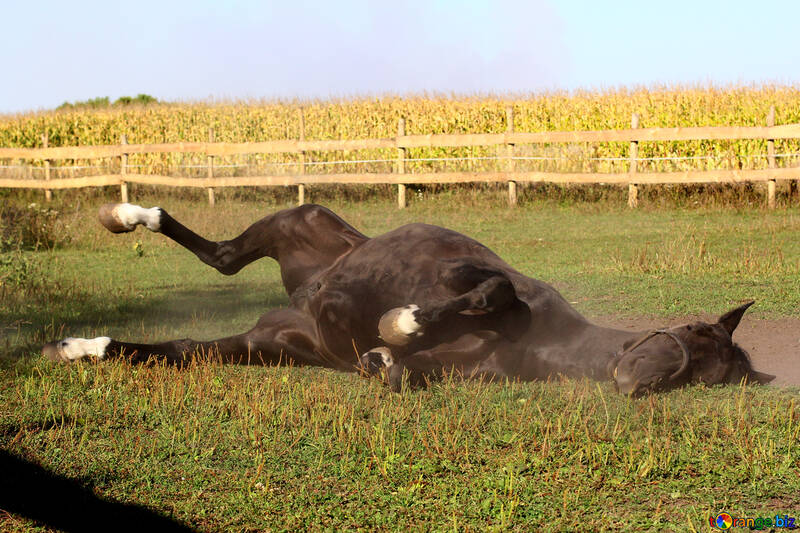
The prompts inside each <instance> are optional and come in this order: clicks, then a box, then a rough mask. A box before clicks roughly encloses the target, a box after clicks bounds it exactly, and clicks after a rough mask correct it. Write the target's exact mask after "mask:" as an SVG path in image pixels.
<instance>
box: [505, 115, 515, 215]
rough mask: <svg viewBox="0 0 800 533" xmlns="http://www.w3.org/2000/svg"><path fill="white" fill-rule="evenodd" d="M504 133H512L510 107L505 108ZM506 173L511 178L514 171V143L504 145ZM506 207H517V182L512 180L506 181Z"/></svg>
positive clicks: (512, 125)
mask: <svg viewBox="0 0 800 533" xmlns="http://www.w3.org/2000/svg"><path fill="white" fill-rule="evenodd" d="M506 133H514V108H513V107H512V106H508V107H506ZM506 158H507V160H506V171H507V172H508V173H509V177H513V174H514V172H515V171H516V165H515V161H514V143H506ZM508 205H509V206H510V207H514V206H515V205H517V182H516V181H514V180H513V179H510V180H508Z"/></svg>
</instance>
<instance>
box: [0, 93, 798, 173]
mask: <svg viewBox="0 0 800 533" xmlns="http://www.w3.org/2000/svg"><path fill="white" fill-rule="evenodd" d="M773 105H774V106H775V110H776V114H775V123H776V124H789V123H798V122H800V87H796V86H795V87H792V86H780V85H763V86H756V87H730V88H713V87H709V88H692V87H664V88H651V89H636V90H626V89H618V90H613V91H605V92H579V93H573V94H569V93H547V94H536V95H529V96H514V97H505V96H496V97H495V96H486V97H461V98H459V97H452V98H446V97H422V96H417V97H406V98H402V97H386V98H372V99H366V98H365V99H352V100H339V101H308V102H299V101H294V102H288V101H287V102H278V101H273V102H267V101H250V102H229V103H173V104H155V105H149V106H139V107H124V108H108V109H107V110H64V111H54V112H41V113H31V114H21V115H12V116H4V117H0V146H5V147H39V146H42V134H44V133H46V134H47V136H48V138H49V146H80V145H102V144H118V143H119V142H120V138H121V136H122V135H125V136H126V137H127V141H128V142H129V143H171V142H182V141H186V142H195V141H208V140H209V130H210V129H212V128H213V131H214V140H216V141H223V142H257V141H267V140H280V139H297V138H298V137H299V136H300V128H301V126H300V112H299V110H300V109H301V108H302V113H303V115H304V122H305V128H304V132H305V138H306V139H308V140H311V139H362V138H388V137H394V136H395V135H396V134H397V125H398V120H399V119H400V118H401V117H403V118H405V120H406V133H407V134H428V133H432V134H437V133H501V132H503V131H505V129H506V118H505V117H506V114H505V109H506V107H508V106H512V107H513V109H514V117H515V118H514V122H515V124H514V127H515V131H518V132H536V131H569V130H605V129H626V128H629V127H630V124H631V116H632V114H633V113H637V114H638V115H639V117H640V125H641V127H690V126H763V125H765V121H766V115H767V113H768V111H769V108H770V106H773ZM765 144H766V143H765V141H763V140H743V141H707V140H706V141H686V142H659V143H641V146H640V148H639V157H641V158H644V159H646V160H645V161H643V162H642V163H641V164H640V167H639V168H640V171H643V172H646V171H679V170H711V169H729V168H744V169H758V168H766V166H767V161H766V157H765V155H766V146H765ZM500 149H503V148H502V147H500ZM516 150H517V152H516V155H517V156H519V157H522V158H523V160H522V161H519V162H518V164H517V169H518V170H520V171H535V170H542V171H564V172H619V171H624V169H625V168H627V164H628V163H627V161H625V158H627V157H628V150H629V145H628V143H602V144H595V145H590V144H588V143H575V144H552V145H525V146H517V149H516ZM775 150H776V153H777V154H778V166H794V165H796V164H798V162H800V157H798V155H797V154H798V153H800V140H798V139H792V140H779V141H776V143H775ZM394 152H395V151H394V150H391V149H386V150H360V151H353V152H319V153H316V152H310V153H307V154H306V162H307V164H308V165H309V166H308V170H307V172H309V173H335V172H391V170H392V166H393V159H394V157H396V154H395V153H394ZM498 155H500V154H499V153H498V147H470V148H421V149H411V150H409V153H408V154H407V157H408V158H409V159H411V160H412V161H409V162H408V163H407V165H406V169H407V170H406V171H407V172H423V171H425V172H433V171H448V170H471V171H482V170H497V169H498V168H499V165H502V162H500V161H498V160H497V156H498ZM334 162H335V163H334ZM298 163H299V159H298V156H297V155H295V154H256V155H244V156H241V155H240V156H231V157H227V158H219V159H218V160H215V176H220V177H222V176H246V175H257V174H263V173H265V172H268V173H270V174H281V173H293V172H296V170H297V168H298V166H297V165H298ZM118 164H119V163H118V161H116V160H111V159H109V160H104V161H80V160H67V161H61V162H59V163H58V165H56V166H54V167H52V171H53V173H54V174H53V177H54V178H59V177H70V176H74V175H75V174H74V172H75V168H72V169H68V168H67V167H81V166H82V165H83V166H85V167H90V168H81V171H80V174H81V175H92V174H99V173H104V172H109V171H112V172H113V171H115V165H118ZM205 164H206V158H205V156H204V155H203V154H134V155H131V156H130V160H129V165H130V166H131V168H132V169H135V170H133V171H135V172H140V173H158V174H169V175H176V176H178V175H180V176H201V175H204V174H205V172H206V171H205ZM33 165H34V166H33V167H32V168H28V169H27V170H26V172H27V173H28V175H30V177H40V176H39V175H37V174H36V173H35V172H34V171H36V170H40V169H41V167H40V166H38V165H41V162H34V164H33ZM59 166H61V167H63V168H62V169H61V171H59ZM13 168H17V169H22V168H23V167H22V166H16V167H15V166H14V165H13V164H8V165H6V169H7V170H8V169H13ZM68 172H71V174H68ZM22 173H23V171H22V170H19V171H18V172H17V174H22Z"/></svg>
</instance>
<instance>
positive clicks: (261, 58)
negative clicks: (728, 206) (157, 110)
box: [0, 0, 800, 112]
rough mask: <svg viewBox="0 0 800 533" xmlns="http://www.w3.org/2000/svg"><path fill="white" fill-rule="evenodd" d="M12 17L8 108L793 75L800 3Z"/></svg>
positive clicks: (799, 73)
mask: <svg viewBox="0 0 800 533" xmlns="http://www.w3.org/2000/svg"><path fill="white" fill-rule="evenodd" d="M3 19H4V23H3V31H2V32H0V45H1V46H2V50H3V54H2V58H3V61H2V68H1V69H0V72H1V73H2V74H0V112H17V111H27V110H35V109H42V108H51V107H55V106H57V105H59V104H61V103H62V102H64V101H74V100H85V99H88V98H94V97H97V96H109V97H111V98H112V99H115V98H117V97H119V96H122V95H136V94H138V93H147V94H151V95H153V96H155V97H157V98H159V99H164V100H204V99H208V98H216V99H240V98H242V99H249V98H275V97H279V98H285V99H291V98H294V97H299V98H309V97H312V98H328V97H349V96H366V95H382V94H407V93H422V92H427V93H447V94H449V93H453V92H454V93H463V94H475V93H485V92H491V93H498V94H503V93H509V92H517V93H520V92H521V93H526V92H532V91H533V92H536V91H542V90H554V89H567V90H574V89H602V88H613V87H618V86H636V85H646V86H650V85H654V84H676V83H680V84H696V83H699V84H703V85H705V84H709V83H714V84H718V85H725V84H729V83H735V84H752V83H761V82H777V83H785V84H797V83H799V82H800V30H799V29H798V21H800V1H798V0H776V1H773V2H742V1H737V0H729V1H703V0H660V1H656V0H637V1H628V0H624V1H614V0H605V1H601V0H588V1H579V0H461V1H458V0H392V1H383V0H371V1H370V0H328V1H308V0H284V1H280V2H277V1H272V0H262V1H257V0H229V1H217V2H215V1H210V0H161V1H154V0H138V1H136V2H114V1H113V0H112V1H109V0H102V1H100V0H71V1H63V0H58V1H54V0H40V1H39V2H7V3H5V4H4V6H3Z"/></svg>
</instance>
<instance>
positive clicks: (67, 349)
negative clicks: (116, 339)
mask: <svg viewBox="0 0 800 533" xmlns="http://www.w3.org/2000/svg"><path fill="white" fill-rule="evenodd" d="M110 342H111V339H110V338H109V337H97V338H95V339H76V338H73V337H68V338H66V339H64V340H62V341H58V342H51V343H48V344H45V345H44V346H43V347H42V355H44V356H45V357H47V358H48V359H52V360H53V361H67V362H72V361H77V360H78V359H83V358H84V357H89V356H91V357H96V358H98V359H103V358H104V357H105V355H106V348H107V347H108V344H109V343H110Z"/></svg>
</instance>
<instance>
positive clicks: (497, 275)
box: [378, 264, 529, 346]
mask: <svg viewBox="0 0 800 533" xmlns="http://www.w3.org/2000/svg"><path fill="white" fill-rule="evenodd" d="M441 282H442V283H443V284H444V285H446V286H448V287H451V288H452V289H453V291H454V292H455V293H456V296H454V297H452V298H448V299H444V300H439V301H432V302H427V303H422V304H419V305H417V304H409V305H406V306H405V307H397V308H395V309H391V310H389V311H387V312H386V313H384V315H383V316H382V317H381V319H380V322H379V325H378V329H379V331H380V335H381V338H382V339H383V340H385V341H386V342H388V343H389V344H393V345H397V346H403V345H406V344H408V343H409V342H411V341H412V340H413V339H415V338H416V337H420V336H422V335H423V334H424V332H425V328H426V327H428V326H430V325H432V324H435V323H437V322H440V321H442V320H444V319H446V318H448V317H452V316H453V315H457V314H464V315H469V314H475V315H482V314H488V313H500V312H503V311H506V310H509V309H511V308H514V309H516V308H519V310H520V311H521V312H522V313H524V312H525V310H527V306H526V305H525V304H524V303H523V302H521V301H520V300H519V299H518V298H517V294H516V291H515V289H514V285H513V284H512V283H511V280H510V279H508V277H507V276H506V275H505V274H504V273H502V272H500V271H495V270H490V269H484V268H479V267H475V266H473V265H469V264H464V265H460V266H458V267H456V268H453V269H451V270H449V271H447V272H446V273H445V274H444V275H443V276H442V279H441ZM456 291H458V292H456ZM528 313H529V310H528Z"/></svg>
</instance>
